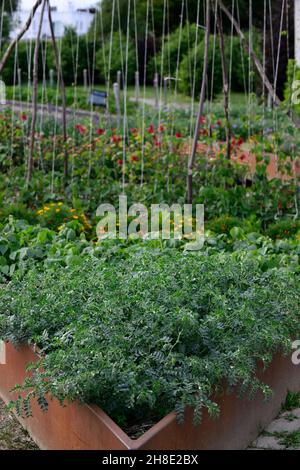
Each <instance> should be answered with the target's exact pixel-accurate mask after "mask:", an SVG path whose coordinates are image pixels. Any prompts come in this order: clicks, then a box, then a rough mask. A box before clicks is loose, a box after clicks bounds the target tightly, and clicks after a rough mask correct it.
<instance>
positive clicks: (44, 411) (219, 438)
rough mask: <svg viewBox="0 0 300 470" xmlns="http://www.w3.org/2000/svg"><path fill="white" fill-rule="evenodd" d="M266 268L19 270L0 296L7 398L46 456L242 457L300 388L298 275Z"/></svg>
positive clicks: (164, 254)
mask: <svg viewBox="0 0 300 470" xmlns="http://www.w3.org/2000/svg"><path fill="white" fill-rule="evenodd" d="M276 256H279V255H276ZM272 259H273V258H272V256H271V257H269V256H268V255H265V256H264V259H263V262H261V259H260V257H257V258H255V257H253V256H251V257H250V258H249V255H248V254H247V253H245V252H242V251H241V252H240V254H239V255H237V254H236V253H220V254H211V255H209V254H208V253H206V254H205V255H203V254H201V253H189V254H188V253H181V252H178V251H176V250H174V249H170V250H157V249H153V250H151V249H148V250H145V249H144V247H143V246H133V247H131V248H128V249H126V250H124V251H121V252H120V251H117V252H116V253H115V254H113V253H112V252H110V253H109V252H107V256H104V255H103V256H101V257H100V258H95V256H94V255H90V256H87V257H85V258H84V259H80V258H78V259H77V260H76V263H75V264H72V265H71V266H66V267H62V266H60V265H54V266H53V265H52V264H50V265H49V267H48V268H47V267H45V266H43V265H41V264H39V265H37V264H33V265H32V267H30V265H28V266H27V268H26V270H25V271H24V270H23V269H20V271H19V272H18V273H16V274H15V276H14V277H13V278H12V279H11V281H10V282H8V283H7V284H6V285H3V286H2V289H1V291H0V339H2V340H4V341H5V342H6V361H4V362H5V364H6V365H2V366H1V369H0V393H1V395H2V397H3V398H4V399H5V401H6V402H8V401H10V400H11V398H13V400H14V407H15V411H16V412H17V414H18V416H19V417H20V420H21V421H22V422H23V423H24V425H25V426H26V427H27V429H28V430H29V432H30V433H31V435H32V436H33V437H34V438H35V439H36V441H37V443H38V444H39V445H40V447H41V448H47V449H56V448H57V449H126V448H127V449H131V448H141V449H212V448H215V449H228V448H233V449H240V448H244V447H246V446H247V445H248V444H249V443H250V442H251V441H252V440H253V439H254V438H255V437H256V435H257V434H258V433H259V431H260V428H261V427H263V426H265V425H266V424H267V423H268V422H269V421H270V420H271V419H272V418H273V417H274V416H275V415H276V413H277V412H278V411H279V408H280V405H281V403H282V402H283V401H284V399H285V396H286V393H287V390H288V389H289V390H291V391H293V390H299V387H300V369H299V367H296V366H293V365H292V362H291V359H290V358H289V357H288V356H289V355H290V352H291V350H292V348H291V343H292V338H295V337H296V338H297V337H298V334H299V331H300V318H299V298H300V296H299V294H300V292H299V269H298V265H297V264H295V265H292V264H291V265H289V266H288V267H286V266H285V265H284V264H281V263H279V264H278V267H276V265H274V263H273V262H272ZM287 286H288V288H287ZM283 294H284V295H283ZM12 344H14V345H25V344H31V345H33V344H36V345H37V346H38V348H39V351H40V353H41V356H40V358H41V360H40V361H37V356H35V354H34V353H33V350H32V349H30V348H28V347H21V349H19V350H16V349H14V347H13V346H12ZM2 356H3V354H2ZM284 357H286V358H285V359H284ZM31 362H34V364H32V365H31V366H30V368H29V369H28V373H27V374H26V372H25V370H26V366H27V365H28V364H29V363H31ZM25 376H26V379H25ZM24 379H25V380H24ZM17 384H20V386H17V387H16V385H17ZM14 387H15V390H14V394H13V395H12V394H11V393H10V390H11V389H12V388H14ZM271 390H272V391H273V392H274V394H273V395H272V393H271ZM239 396H241V397H246V398H238V397H239ZM249 398H252V401H250V400H249ZM263 398H268V399H269V401H267V402H266V401H264V400H263ZM61 405H66V406H64V407H63V406H61ZM101 410H103V411H101ZM173 410H174V412H173ZM108 416H110V418H109V417H108ZM212 418H218V419H212ZM115 423H116V424H115ZM155 423H156V424H155ZM137 430H138V431H139V432H138V434H137V432H136V431H137ZM145 430H146V432H145ZM125 431H126V432H125ZM129 435H130V436H131V437H129ZM133 436H134V438H136V439H134V438H133Z"/></svg>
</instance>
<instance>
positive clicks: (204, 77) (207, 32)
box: [187, 0, 210, 204]
mask: <svg viewBox="0 0 300 470" xmlns="http://www.w3.org/2000/svg"><path fill="white" fill-rule="evenodd" d="M205 23H206V29H205V51H204V61H203V73H202V84H201V94H200V101H199V110H198V115H197V122H196V127H195V135H194V140H193V146H192V152H191V155H190V159H189V163H188V177H187V202H188V204H192V203H193V170H194V165H195V160H196V153H197V145H198V138H199V131H200V121H201V116H202V115H203V110H204V103H205V92H206V83H207V72H208V60H209V57H208V55H209V37H210V0H206V22H205Z"/></svg>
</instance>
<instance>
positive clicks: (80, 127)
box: [75, 124, 86, 135]
mask: <svg viewBox="0 0 300 470" xmlns="http://www.w3.org/2000/svg"><path fill="white" fill-rule="evenodd" d="M75 129H76V130H77V131H78V132H79V134H81V135H83V134H85V132H86V128H85V127H84V126H82V125H81V124H76V126H75Z"/></svg>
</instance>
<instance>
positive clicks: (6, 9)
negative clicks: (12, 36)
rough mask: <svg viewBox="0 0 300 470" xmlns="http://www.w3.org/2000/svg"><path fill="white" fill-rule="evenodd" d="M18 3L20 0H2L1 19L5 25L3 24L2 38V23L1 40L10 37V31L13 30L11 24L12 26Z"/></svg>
mask: <svg viewBox="0 0 300 470" xmlns="http://www.w3.org/2000/svg"><path fill="white" fill-rule="evenodd" d="M18 3H19V0H1V3H0V19H1V22H2V23H3V25H2V38H1V24H0V42H1V40H2V39H7V38H8V37H9V33H10V30H11V26H12V19H13V13H14V12H15V11H16V9H17V7H18ZM2 14H3V16H2ZM1 22H0V23H1Z"/></svg>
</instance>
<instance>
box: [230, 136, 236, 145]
mask: <svg viewBox="0 0 300 470" xmlns="http://www.w3.org/2000/svg"><path fill="white" fill-rule="evenodd" d="M231 145H233V146H235V145H236V140H235V138H234V137H232V139H231Z"/></svg>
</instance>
